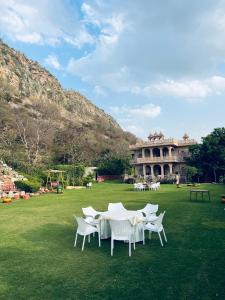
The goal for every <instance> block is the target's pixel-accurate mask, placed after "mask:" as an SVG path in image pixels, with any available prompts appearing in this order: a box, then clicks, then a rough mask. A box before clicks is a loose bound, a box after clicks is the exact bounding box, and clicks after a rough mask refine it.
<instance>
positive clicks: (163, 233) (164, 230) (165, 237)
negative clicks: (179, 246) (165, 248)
mask: <svg viewBox="0 0 225 300" xmlns="http://www.w3.org/2000/svg"><path fill="white" fill-rule="evenodd" d="M163 235H164V238H165V241H166V242H167V238H166V233H165V230H164V228H163Z"/></svg>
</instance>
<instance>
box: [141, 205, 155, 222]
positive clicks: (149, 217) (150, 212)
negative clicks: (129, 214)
mask: <svg viewBox="0 0 225 300" xmlns="http://www.w3.org/2000/svg"><path fill="white" fill-rule="evenodd" d="M158 209H159V205H158V204H150V203H148V204H146V205H145V207H144V208H143V209H140V210H138V211H139V212H142V213H144V216H145V219H144V220H145V221H148V222H152V221H156V220H157V218H158V217H157V215H156V213H157V211H158Z"/></svg>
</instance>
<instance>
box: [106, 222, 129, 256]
mask: <svg viewBox="0 0 225 300" xmlns="http://www.w3.org/2000/svg"><path fill="white" fill-rule="evenodd" d="M109 224H110V227H111V256H113V249H114V241H115V240H117V241H128V242H129V256H131V243H133V246H134V250H135V238H134V234H135V227H134V226H132V225H131V223H130V221H128V220H124V221H115V220H110V221H109Z"/></svg>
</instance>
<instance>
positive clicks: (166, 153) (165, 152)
mask: <svg viewBox="0 0 225 300" xmlns="http://www.w3.org/2000/svg"><path fill="white" fill-rule="evenodd" d="M168 155H169V150H168V148H167V147H164V148H163V156H168Z"/></svg>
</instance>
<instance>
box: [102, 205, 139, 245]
mask: <svg viewBox="0 0 225 300" xmlns="http://www.w3.org/2000/svg"><path fill="white" fill-rule="evenodd" d="M109 220H117V221H122V220H129V221H130V222H131V224H132V225H133V226H136V230H135V242H140V241H143V237H142V220H143V217H142V214H141V213H140V212H138V211H134V210H119V211H105V212H103V213H101V215H100V222H101V239H108V238H109V237H110V236H111V229H110V225H109Z"/></svg>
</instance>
